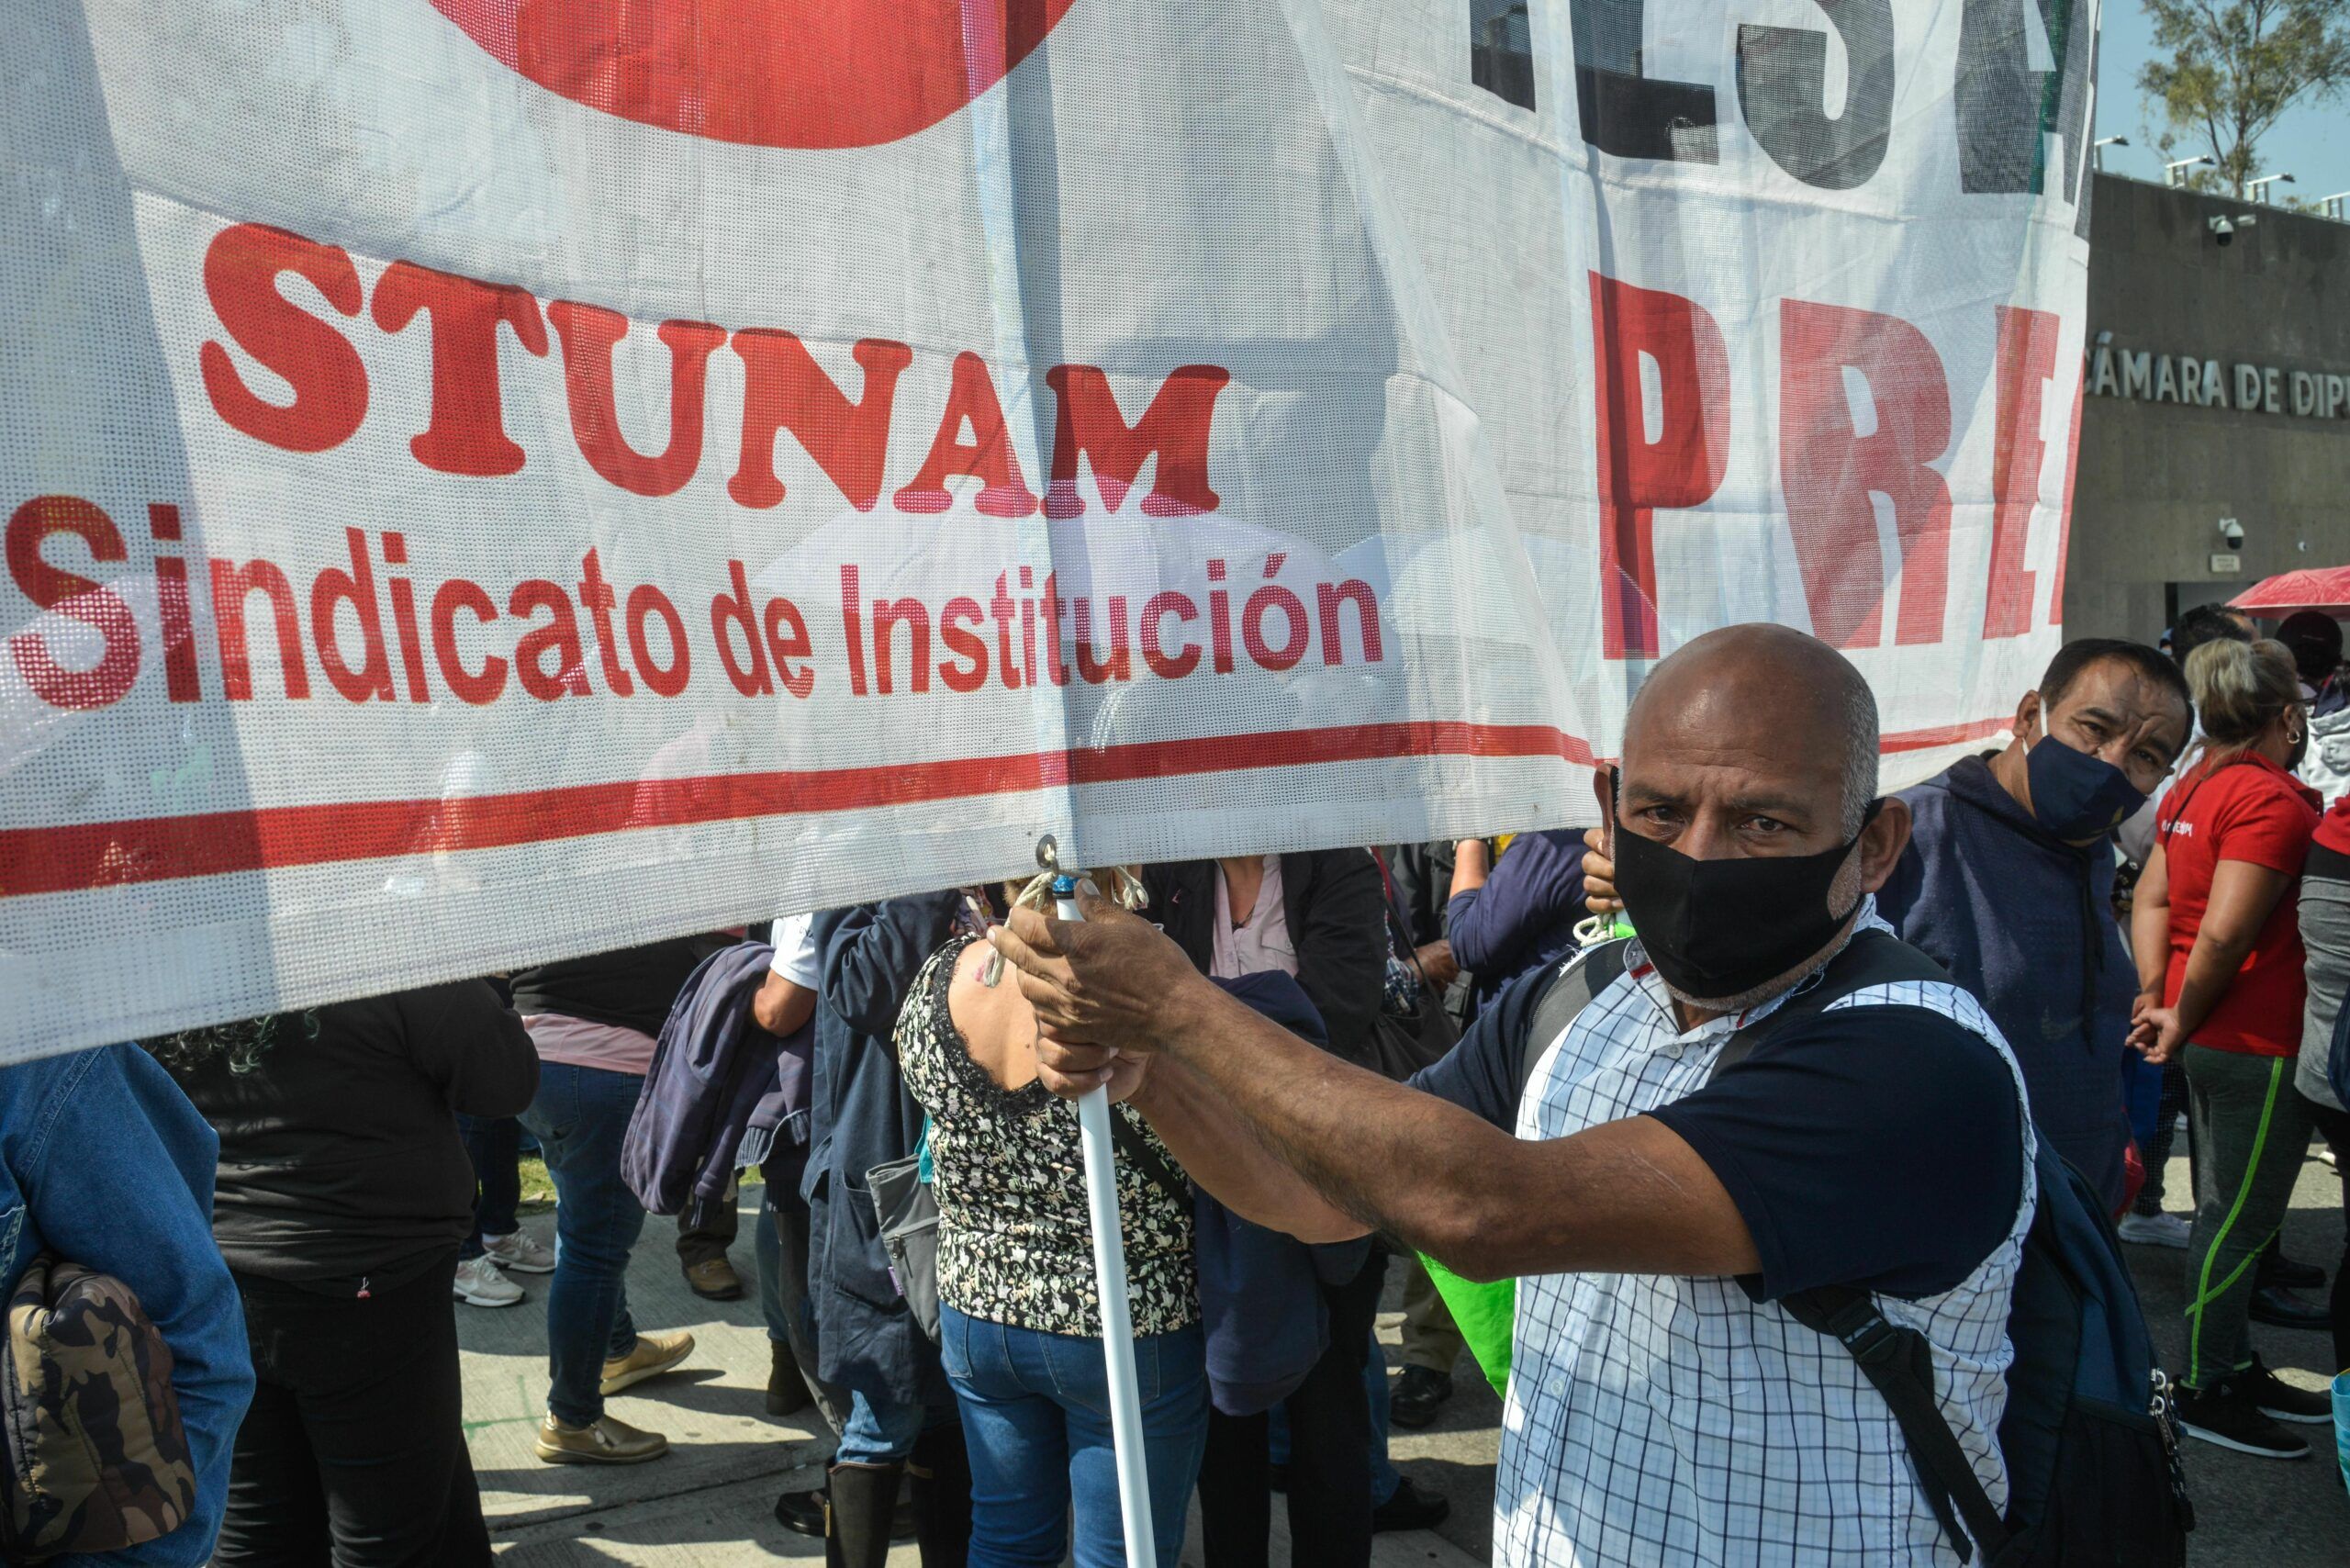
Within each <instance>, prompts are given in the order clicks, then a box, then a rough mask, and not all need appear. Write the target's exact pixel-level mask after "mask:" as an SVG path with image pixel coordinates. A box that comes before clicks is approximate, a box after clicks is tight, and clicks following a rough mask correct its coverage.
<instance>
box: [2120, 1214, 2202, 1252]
mask: <svg viewBox="0 0 2350 1568" xmlns="http://www.w3.org/2000/svg"><path fill="white" fill-rule="evenodd" d="M2191 1230H2192V1227H2191V1226H2188V1223H2187V1221H2186V1220H2184V1219H2182V1218H2181V1217H2180V1216H2178V1215H2138V1214H2133V1215H2122V1216H2121V1224H2120V1225H2117V1226H2114V1227H2113V1232H2114V1234H2115V1235H2116V1236H2119V1237H2120V1238H2121V1239H2122V1240H2124V1241H2132V1242H2135V1243H2137V1244H2138V1245H2139V1246H2141V1247H2176V1248H2178V1249H2181V1250H2182V1251H2183V1250H2185V1249H2186V1247H2187V1238H2188V1235H2189V1234H2190V1232H2191Z"/></svg>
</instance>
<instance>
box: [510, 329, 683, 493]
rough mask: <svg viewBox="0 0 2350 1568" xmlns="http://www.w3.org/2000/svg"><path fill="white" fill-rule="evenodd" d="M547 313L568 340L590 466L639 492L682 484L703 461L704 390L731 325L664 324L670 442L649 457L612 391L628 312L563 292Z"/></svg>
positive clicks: (569, 385)
mask: <svg viewBox="0 0 2350 1568" xmlns="http://www.w3.org/2000/svg"><path fill="white" fill-rule="evenodd" d="M547 319H548V320H549V321H551V322H553V323H554V331H555V336H556V337H557V338H559V339H561V340H562V342H563V384H564V392H565V398H567V400H568V401H569V403H570V406H571V435H572V439H573V440H574V441H576V442H578V443H579V454H580V455H581V456H582V457H585V458H586V459H588V466H589V467H591V468H593V469H595V470H596V472H597V473H599V474H600V475H602V476H604V478H605V479H607V480H609V481H610V483H612V484H615V485H618V486H619V487H621V489H623V490H627V491H630V492H632V494H635V495H640V496H667V495H674V494H676V493H677V491H678V490H680V489H683V488H684V487H685V484H686V481H687V480H688V479H690V478H692V477H693V476H694V469H695V468H696V467H697V466H699V464H700V463H701V410H702V394H703V391H704V388H705V384H706V383H707V381H708V379H709V368H710V356H711V353H715V352H716V350H717V348H718V345H719V344H721V343H722V342H725V341H726V329H725V328H723V327H713V326H711V325H709V324H708V323H706V322H702V321H664V322H662V323H661V330H660V333H659V337H660V339H661V341H662V342H665V343H666V344H668V345H669V444H668V445H666V446H665V447H663V448H662V449H661V454H660V455H659V456H657V457H647V456H645V455H643V454H642V453H640V452H638V451H637V450H636V449H635V448H634V447H632V446H631V445H629V443H628V438H627V437H626V436H624V435H622V434H621V428H620V410H619V408H618V404H617V400H616V399H615V398H614V396H613V392H612V351H613V350H614V349H615V348H617V347H618V346H619V344H620V341H621V339H622V338H624V337H626V336H627V335H628V318H627V317H625V316H623V315H621V313H620V312H619V311H617V310H602V309H599V308H596V307H595V306H592V305H579V304H575V303H574V302H572V301H571V300H568V299H558V300H556V301H555V302H554V304H552V305H550V306H548V307H547Z"/></svg>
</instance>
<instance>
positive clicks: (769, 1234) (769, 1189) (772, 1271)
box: [751, 1182, 791, 1345]
mask: <svg viewBox="0 0 2350 1568" xmlns="http://www.w3.org/2000/svg"><path fill="white" fill-rule="evenodd" d="M775 1218H776V1215H775V1184H774V1183H773V1182H766V1183H763V1184H761V1186H760V1188H759V1225H758V1230H757V1233H756V1234H755V1235H754V1236H753V1237H752V1238H751V1259H752V1261H753V1262H754V1264H755V1269H754V1272H755V1274H756V1275H757V1277H758V1286H759V1316H761V1317H763V1318H765V1319H766V1320H767V1338H770V1339H772V1340H774V1341H775V1342H776V1343H777V1344H778V1345H789V1344H790V1343H791V1329H790V1327H789V1318H788V1317H787V1316H785V1309H784V1305H783V1303H784V1291H783V1238H782V1237H780V1236H778V1234H776V1228H775Z"/></svg>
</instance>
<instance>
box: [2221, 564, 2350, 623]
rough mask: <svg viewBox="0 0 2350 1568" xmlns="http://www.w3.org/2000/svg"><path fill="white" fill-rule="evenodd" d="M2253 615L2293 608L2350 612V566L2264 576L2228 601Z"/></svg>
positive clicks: (2284, 612) (2315, 568)
mask: <svg viewBox="0 0 2350 1568" xmlns="http://www.w3.org/2000/svg"><path fill="white" fill-rule="evenodd" d="M2228 603H2229V604H2230V606H2232V607H2233V608H2234V609H2237V610H2251V611H2252V612H2253V613H2254V614H2255V615H2266V616H2280V615H2290V614H2291V613H2292V612H2293V611H2294V610H2330V611H2334V612H2337V613H2338V612H2344V611H2350V566H2311V567H2309V568H2307V569H2305V570H2302V571H2299V572H2280V573H2278V574H2277V576H2276V577H2268V578H2265V579H2264V580H2262V581H2260V582H2256V583H2255V584H2253V585H2252V587H2250V588H2246V589H2244V592H2242V593H2240V594H2238V595H2236V597H2235V598H2233V599H2230V600H2229V601H2228Z"/></svg>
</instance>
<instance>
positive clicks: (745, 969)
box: [621, 942, 814, 1217]
mask: <svg viewBox="0 0 2350 1568" xmlns="http://www.w3.org/2000/svg"><path fill="white" fill-rule="evenodd" d="M774 958H775V949H774V948H772V947H770V946H767V944H766V943H764V942H738V943H736V944H735V945H733V946H731V947H722V948H721V949H720V950H719V951H717V952H715V953H713V954H711V956H710V957H709V958H705V959H703V960H702V962H701V965H700V967H699V968H698V969H695V970H694V972H693V975H692V977H691V978H690V979H688V980H687V981H686V983H685V988H684V989H683V990H681V991H678V992H677V1002H676V1004H675V1005H674V1006H672V1007H671V1008H670V1010H669V1021H668V1022H667V1023H666V1024H664V1025H662V1026H661V1042H660V1046H659V1047H658V1048H657V1049H656V1050H655V1052H654V1053H653V1066H652V1070H650V1071H648V1072H646V1073H645V1075H644V1087H643V1089H642V1090H640V1091H639V1092H638V1093H637V1097H636V1112H635V1114H633V1115H632V1116H631V1117H630V1118H629V1124H628V1136H627V1137H626V1138H625V1139H624V1140H623V1141H622V1143H621V1177H622V1178H623V1179H624V1180H625V1181H626V1182H628V1184H629V1190H630V1191H631V1192H632V1193H635V1194H636V1197H637V1201H638V1202H639V1203H641V1204H643V1205H644V1207H645V1210H646V1212H647V1213H650V1214H656V1215H672V1214H679V1213H688V1212H690V1213H691V1214H693V1215H696V1216H697V1217H699V1215H701V1214H702V1213H703V1212H704V1211H703V1208H702V1205H705V1204H711V1203H714V1202H720V1201H723V1200H725V1197H726V1190H727V1188H728V1187H729V1186H730V1185H732V1184H733V1180H734V1172H735V1170H737V1169H739V1168H741V1167H743V1166H746V1165H754V1164H756V1165H763V1166H764V1167H765V1168H766V1169H765V1170H764V1171H763V1172H762V1173H763V1174H764V1175H765V1176H766V1177H767V1180H768V1181H770V1182H789V1183H791V1184H793V1185H795V1186H796V1185H797V1184H798V1183H799V1181H800V1175H801V1167H802V1166H803V1165H804V1164H805V1163H806V1159H807V1156H806V1152H805V1146H806V1144H807V1141H808V1119H809V1118H808V1103H809V1101H808V1096H809V1070H810V1057H811V1053H812V1051H813V1049H814V1042H813V1039H812V1038H811V1034H812V1031H811V1030H810V1029H809V1028H806V1027H804V1026H803V1027H802V1028H800V1029H799V1030H797V1031H795V1032H794V1033H793V1034H792V1035H791V1036H790V1037H789V1039H782V1040H779V1039H778V1038H776V1036H773V1035H770V1034H768V1033H767V1031H766V1030H765V1029H762V1028H760V1027H759V1026H758V1025H756V1024H755V1023H754V1022H752V1019H751V1003H752V1002H753V1001H754V1000H755V998H756V997H757V996H758V994H759V988H760V986H762V985H763V984H765V983H766V981H767V969H768V967H769V965H770V963H771V962H772V960H773V959H774ZM770 1095H774V1096H777V1097H778V1099H779V1101H780V1102H781V1103H782V1112H783V1114H781V1115H780V1116H779V1117H778V1120H777V1122H776V1123H775V1124H774V1126H775V1127H776V1129H777V1130H776V1131H773V1132H770V1133H769V1134H768V1135H767V1137H765V1138H762V1139H761V1140H759V1142H760V1147H758V1148H748V1146H747V1145H746V1143H745V1135H746V1134H747V1133H748V1132H749V1131H750V1129H751V1125H752V1114H753V1113H754V1112H755V1110H757V1109H758V1108H759V1105H760V1103H761V1102H762V1101H763V1100H766V1099H767V1097H768V1096H770ZM787 1165H788V1166H789V1169H788V1170H787V1169H785V1167H786V1166H787Z"/></svg>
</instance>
